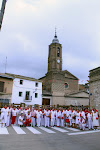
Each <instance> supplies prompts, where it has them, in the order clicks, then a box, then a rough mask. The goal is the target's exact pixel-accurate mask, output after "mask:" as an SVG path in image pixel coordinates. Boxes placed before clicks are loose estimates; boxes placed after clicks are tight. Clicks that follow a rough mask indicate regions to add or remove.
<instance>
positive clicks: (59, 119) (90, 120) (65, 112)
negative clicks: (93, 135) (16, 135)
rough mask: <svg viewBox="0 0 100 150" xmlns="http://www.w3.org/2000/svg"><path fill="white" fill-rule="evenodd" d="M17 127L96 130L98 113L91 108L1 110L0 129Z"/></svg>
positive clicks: (11, 108)
mask: <svg viewBox="0 0 100 150" xmlns="http://www.w3.org/2000/svg"><path fill="white" fill-rule="evenodd" d="M11 124H12V125H18V126H20V127H24V126H31V127H35V126H37V127H40V126H44V127H54V126H57V127H64V126H66V125H67V126H69V127H73V128H80V129H81V130H85V128H86V127H87V128H88V129H89V130H90V129H92V130H96V129H97V127H98V126H99V113H98V111H97V110H96V109H95V108H93V109H92V110H90V109H82V108H71V107H69V108H68V109H66V108H57V109H55V108H50V109H48V108H46V109H43V108H39V109H35V108H34V107H32V108H29V107H19V106H17V107H15V106H13V107H11V105H9V106H8V107H7V106H6V105H5V107H3V108H1V127H3V126H5V127H9V126H10V125H11Z"/></svg>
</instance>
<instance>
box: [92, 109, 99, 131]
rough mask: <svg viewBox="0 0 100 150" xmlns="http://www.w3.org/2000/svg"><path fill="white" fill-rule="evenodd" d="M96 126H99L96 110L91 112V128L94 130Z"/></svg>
mask: <svg viewBox="0 0 100 150" xmlns="http://www.w3.org/2000/svg"><path fill="white" fill-rule="evenodd" d="M98 126H99V113H98V111H96V109H94V112H93V127H94V129H95V130H96V129H97V127H98Z"/></svg>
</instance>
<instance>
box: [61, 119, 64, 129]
mask: <svg viewBox="0 0 100 150" xmlns="http://www.w3.org/2000/svg"><path fill="white" fill-rule="evenodd" d="M61 127H64V119H61Z"/></svg>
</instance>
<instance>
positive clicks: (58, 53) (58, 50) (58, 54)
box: [57, 47, 60, 57]
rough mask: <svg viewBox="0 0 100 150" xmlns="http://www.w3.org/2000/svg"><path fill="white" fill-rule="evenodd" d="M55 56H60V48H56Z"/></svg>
mask: <svg viewBox="0 0 100 150" xmlns="http://www.w3.org/2000/svg"><path fill="white" fill-rule="evenodd" d="M57 57H60V48H59V47H58V48H57Z"/></svg>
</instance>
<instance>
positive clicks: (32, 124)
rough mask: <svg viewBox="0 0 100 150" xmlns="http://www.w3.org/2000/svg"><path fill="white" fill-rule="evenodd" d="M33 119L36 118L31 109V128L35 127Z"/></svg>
mask: <svg viewBox="0 0 100 150" xmlns="http://www.w3.org/2000/svg"><path fill="white" fill-rule="evenodd" d="M35 118H36V113H35V111H34V109H32V111H31V127H32V126H33V127H35Z"/></svg>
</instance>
